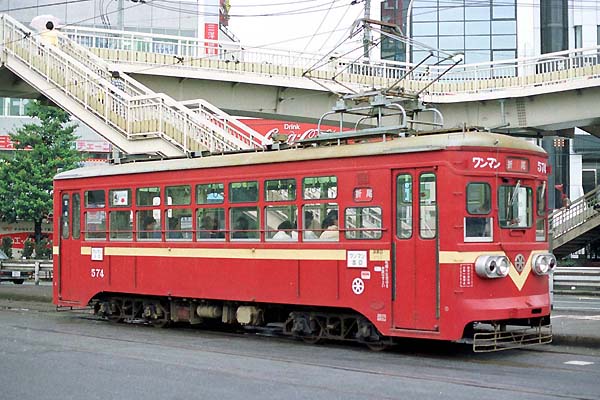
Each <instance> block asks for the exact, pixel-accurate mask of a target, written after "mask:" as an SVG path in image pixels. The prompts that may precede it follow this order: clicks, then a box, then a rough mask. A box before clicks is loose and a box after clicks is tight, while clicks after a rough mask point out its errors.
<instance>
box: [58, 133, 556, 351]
mask: <svg viewBox="0 0 600 400" xmlns="http://www.w3.org/2000/svg"><path fill="white" fill-rule="evenodd" d="M548 169H549V168H548V166H547V156H546V153H545V152H544V150H542V149H541V148H540V147H538V146H536V145H534V144H532V143H529V142H526V141H524V140H522V139H518V138H513V137H509V136H505V135H498V134H492V133H484V132H474V131H472V132H449V133H438V134H435V135H421V136H413V137H406V138H402V139H397V140H388V141H383V142H376V143H363V144H354V145H345V146H327V147H326V146H321V147H319V146H316V147H306V148H295V149H289V150H279V151H275V150H274V151H265V152H260V153H237V154H229V155H221V156H211V157H204V158H195V159H176V160H162V161H144V162H136V163H128V164H120V165H110V166H102V167H88V168H81V169H76V170H72V171H67V172H63V173H60V174H58V175H57V176H56V178H55V182H54V195H55V204H56V208H55V210H54V212H55V215H61V218H55V227H54V228H55V232H57V234H56V235H55V236H56V237H57V238H56V245H55V247H54V302H55V304H56V305H58V306H66V307H83V306H88V305H91V306H93V307H94V309H95V311H96V313H98V314H100V315H102V316H105V317H107V318H109V319H111V320H115V321H122V320H133V319H135V320H138V319H145V320H147V321H148V322H149V323H152V324H155V325H157V326H163V325H166V324H167V323H169V322H172V321H187V322H190V323H192V324H199V323H202V322H204V321H207V320H216V321H220V322H222V323H232V324H241V325H248V326H267V325H268V326H271V327H273V326H277V327H280V328H282V329H283V332H284V333H285V334H290V335H294V336H298V337H301V338H303V339H304V340H306V341H307V342H314V341H318V340H320V339H322V338H332V339H339V340H355V341H359V342H363V343H365V344H367V345H369V347H371V348H382V347H385V346H387V345H388V344H391V343H392V342H393V340H394V338H396V337H407V338H427V339H439V340H446V341H464V342H472V343H473V345H474V349H475V350H476V351H491V350H497V349H501V348H505V347H519V346H524V345H528V344H539V343H547V342H550V341H551V338H552V334H551V327H550V297H549V284H548V276H547V275H548V273H549V271H551V270H552V268H553V267H554V265H555V262H556V260H555V258H554V257H553V256H552V254H550V253H549V252H548V247H549V246H548V231H547V219H546V214H547V212H546V188H547V173H548Z"/></svg>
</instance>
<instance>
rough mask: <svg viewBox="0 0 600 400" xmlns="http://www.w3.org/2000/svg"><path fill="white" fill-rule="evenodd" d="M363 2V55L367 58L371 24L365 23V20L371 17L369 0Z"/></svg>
mask: <svg viewBox="0 0 600 400" xmlns="http://www.w3.org/2000/svg"><path fill="white" fill-rule="evenodd" d="M364 2H365V25H364V30H365V31H364V36H363V56H364V57H365V58H366V59H367V60H368V59H369V48H370V46H371V25H369V23H367V22H366V21H367V20H370V19H371V0H364Z"/></svg>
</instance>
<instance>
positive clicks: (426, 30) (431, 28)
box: [412, 22, 438, 36]
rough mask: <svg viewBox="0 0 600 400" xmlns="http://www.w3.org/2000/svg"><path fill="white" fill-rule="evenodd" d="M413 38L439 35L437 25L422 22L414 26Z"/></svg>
mask: <svg viewBox="0 0 600 400" xmlns="http://www.w3.org/2000/svg"><path fill="white" fill-rule="evenodd" d="M412 34H413V36H434V35H437V34H438V32H437V23H435V22H420V23H414V24H413V33H412Z"/></svg>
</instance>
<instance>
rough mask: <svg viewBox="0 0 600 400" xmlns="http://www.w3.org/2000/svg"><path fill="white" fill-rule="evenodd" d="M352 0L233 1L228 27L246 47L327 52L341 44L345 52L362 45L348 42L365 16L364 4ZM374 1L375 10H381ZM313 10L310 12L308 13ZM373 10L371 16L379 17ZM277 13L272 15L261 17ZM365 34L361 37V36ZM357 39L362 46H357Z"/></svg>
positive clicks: (377, 1)
mask: <svg viewBox="0 0 600 400" xmlns="http://www.w3.org/2000/svg"><path fill="white" fill-rule="evenodd" d="M350 3H351V0H296V1H295V2H289V1H287V2H286V1H285V0H230V4H231V9H230V11H229V14H230V16H231V17H230V20H229V28H230V30H231V31H232V32H233V33H234V34H235V35H236V36H237V38H238V39H239V40H240V42H242V43H243V44H246V45H250V46H265V47H269V48H279V49H286V50H296V51H300V52H308V53H318V54H324V53H328V52H329V51H330V50H332V49H334V48H335V47H336V45H337V44H338V43H340V42H342V41H343V42H345V45H344V46H343V47H342V48H340V50H338V53H340V54H341V53H343V52H344V51H348V50H349V49H351V48H354V47H356V46H360V43H362V36H359V37H355V38H354V42H353V43H352V44H351V43H350V42H351V40H350V39H348V37H349V31H350V27H351V26H352V24H353V22H354V21H355V20H356V19H357V18H362V17H363V16H364V3H362V2H360V3H358V4H354V5H351V4H350ZM379 3H380V1H379V0H372V8H379ZM309 11H311V12H309ZM375 12H377V14H379V12H378V10H375V9H374V10H372V14H371V15H372V17H377V15H375ZM265 14H275V15H272V16H258V15H265ZM361 35H362V34H361ZM357 40H358V41H359V43H357Z"/></svg>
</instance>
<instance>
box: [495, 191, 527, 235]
mask: <svg viewBox="0 0 600 400" xmlns="http://www.w3.org/2000/svg"><path fill="white" fill-rule="evenodd" d="M532 205H533V191H532V190H531V188H529V187H524V186H521V184H520V182H517V184H516V185H513V186H500V189H499V192H498V220H499V222H500V227H501V228H512V229H523V228H529V227H530V226H531V223H532Z"/></svg>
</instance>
